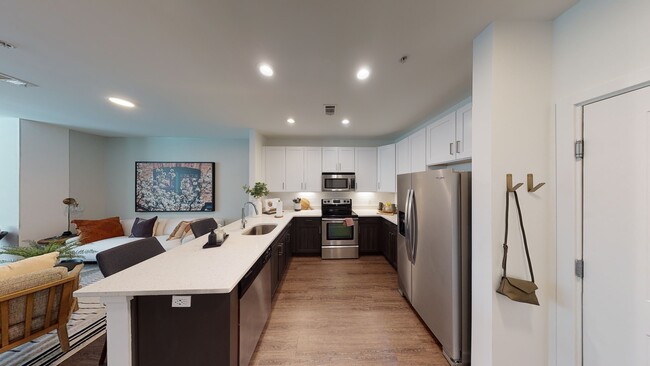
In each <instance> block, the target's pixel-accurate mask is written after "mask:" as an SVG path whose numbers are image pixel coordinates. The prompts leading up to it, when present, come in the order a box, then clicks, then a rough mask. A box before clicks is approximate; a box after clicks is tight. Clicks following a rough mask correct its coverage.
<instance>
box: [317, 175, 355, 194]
mask: <svg viewBox="0 0 650 366" xmlns="http://www.w3.org/2000/svg"><path fill="white" fill-rule="evenodd" d="M322 181H323V185H322V190H323V192H352V191H354V190H355V189H356V188H357V184H356V177H355V174H354V173H323V175H322Z"/></svg>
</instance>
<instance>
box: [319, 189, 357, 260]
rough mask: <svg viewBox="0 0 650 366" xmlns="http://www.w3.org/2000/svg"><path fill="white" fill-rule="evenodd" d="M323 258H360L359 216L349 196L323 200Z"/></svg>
mask: <svg viewBox="0 0 650 366" xmlns="http://www.w3.org/2000/svg"><path fill="white" fill-rule="evenodd" d="M321 209H322V211H323V214H322V221H323V240H322V258H323V259H344V258H359V216H358V215H357V214H355V213H354V212H353V211H352V200H351V199H349V198H329V199H323V200H321Z"/></svg>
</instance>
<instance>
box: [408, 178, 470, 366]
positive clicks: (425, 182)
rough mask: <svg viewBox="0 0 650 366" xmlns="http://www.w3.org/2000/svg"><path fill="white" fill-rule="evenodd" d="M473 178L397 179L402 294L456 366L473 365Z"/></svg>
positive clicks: (448, 359)
mask: <svg viewBox="0 0 650 366" xmlns="http://www.w3.org/2000/svg"><path fill="white" fill-rule="evenodd" d="M470 180H471V174H470V173H456V172H453V171H451V170H429V171H425V172H421V173H413V174H403V175H399V176H397V207H398V210H399V217H398V221H399V235H398V236H397V272H398V278H399V289H400V292H401V293H402V295H403V296H404V297H406V298H407V299H408V300H409V301H410V303H411V305H412V306H413V308H414V309H415V311H417V313H418V315H419V316H420V318H422V320H423V321H424V322H425V323H426V325H427V326H428V327H429V329H430V330H431V332H432V333H433V334H434V335H435V337H436V338H437V339H438V341H439V342H440V343H441V344H442V348H443V353H444V355H445V357H446V358H447V361H449V363H450V364H452V365H469V364H470V330H471V325H470V324H471V323H470V304H471V291H470V286H471V274H470V260H471V253H470V250H471V239H470V231H471V230H470V228H471V226H470V217H471V215H470V208H471V203H470V193H471V183H470Z"/></svg>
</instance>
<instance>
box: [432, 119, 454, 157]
mask: <svg viewBox="0 0 650 366" xmlns="http://www.w3.org/2000/svg"><path fill="white" fill-rule="evenodd" d="M427 139H428V140H429V152H428V154H427V165H433V164H436V163H440V162H446V161H450V160H454V159H455V158H454V157H455V154H456V149H455V146H454V145H455V143H454V141H455V139H456V112H452V113H450V114H448V115H446V116H444V117H442V118H441V119H440V120H438V121H436V122H434V123H433V124H432V125H430V126H429V127H427Z"/></svg>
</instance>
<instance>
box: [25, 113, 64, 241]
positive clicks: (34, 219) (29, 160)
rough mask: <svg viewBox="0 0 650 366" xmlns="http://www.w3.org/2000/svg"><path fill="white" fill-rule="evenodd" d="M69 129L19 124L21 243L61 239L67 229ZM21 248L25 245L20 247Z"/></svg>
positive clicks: (36, 123)
mask: <svg viewBox="0 0 650 366" xmlns="http://www.w3.org/2000/svg"><path fill="white" fill-rule="evenodd" d="M68 141H69V138H68V129H67V128H63V127H58V126H54V125H49V124H45V123H40V122H33V121H27V120H21V121H20V240H21V241H24V240H38V239H42V238H46V237H50V236H54V235H60V234H61V233H62V232H64V231H65V230H66V229H67V216H66V214H65V206H64V205H63V199H64V198H66V197H68V193H69V191H68V187H69V173H68V172H69V149H68ZM21 244H22V243H21Z"/></svg>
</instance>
